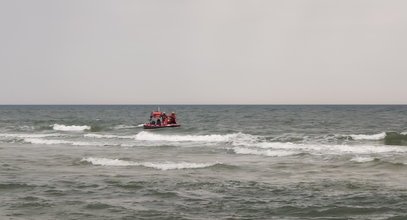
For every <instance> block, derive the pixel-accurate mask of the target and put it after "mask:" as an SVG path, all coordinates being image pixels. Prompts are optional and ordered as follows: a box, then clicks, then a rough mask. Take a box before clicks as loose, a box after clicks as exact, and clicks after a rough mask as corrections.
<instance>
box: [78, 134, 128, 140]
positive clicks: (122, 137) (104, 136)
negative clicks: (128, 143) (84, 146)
mask: <svg viewBox="0 0 407 220" xmlns="http://www.w3.org/2000/svg"><path fill="white" fill-rule="evenodd" d="M83 136H84V137H89V138H107V139H113V138H119V139H133V138H134V137H135V136H134V135H133V136H120V135H113V134H84V135H83Z"/></svg>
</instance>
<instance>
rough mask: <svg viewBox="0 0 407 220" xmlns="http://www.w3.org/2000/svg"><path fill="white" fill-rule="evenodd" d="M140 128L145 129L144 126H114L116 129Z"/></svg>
mask: <svg viewBox="0 0 407 220" xmlns="http://www.w3.org/2000/svg"><path fill="white" fill-rule="evenodd" d="M139 127H143V124H139V125H136V126H134V125H116V126H114V129H131V128H139Z"/></svg>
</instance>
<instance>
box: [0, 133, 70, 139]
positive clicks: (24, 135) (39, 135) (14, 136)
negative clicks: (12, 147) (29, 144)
mask: <svg viewBox="0 0 407 220" xmlns="http://www.w3.org/2000/svg"><path fill="white" fill-rule="evenodd" d="M58 136H62V134H0V137H5V138H42V137H58Z"/></svg>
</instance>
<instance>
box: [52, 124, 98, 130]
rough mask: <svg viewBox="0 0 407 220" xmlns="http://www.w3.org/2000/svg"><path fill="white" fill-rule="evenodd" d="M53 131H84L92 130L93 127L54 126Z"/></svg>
mask: <svg viewBox="0 0 407 220" xmlns="http://www.w3.org/2000/svg"><path fill="white" fill-rule="evenodd" d="M51 127H52V129H54V130H56V131H84V130H90V129H91V127H90V126H88V125H60V124H54V125H52V126H51Z"/></svg>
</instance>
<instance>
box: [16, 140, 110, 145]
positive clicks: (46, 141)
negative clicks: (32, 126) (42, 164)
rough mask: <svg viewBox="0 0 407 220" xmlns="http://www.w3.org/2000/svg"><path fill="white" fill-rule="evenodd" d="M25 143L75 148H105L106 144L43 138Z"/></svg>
mask: <svg viewBox="0 0 407 220" xmlns="http://www.w3.org/2000/svg"><path fill="white" fill-rule="evenodd" d="M24 142H25V143H30V144H45V145H58V144H66V145H74V146H105V145H107V144H106V143H99V142H82V141H67V140H49V139H43V138H24Z"/></svg>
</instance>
